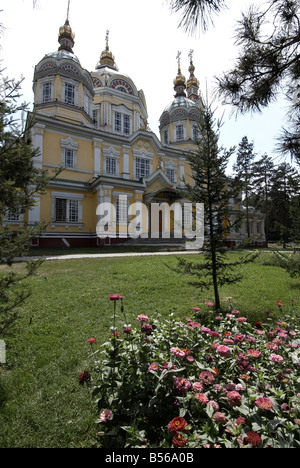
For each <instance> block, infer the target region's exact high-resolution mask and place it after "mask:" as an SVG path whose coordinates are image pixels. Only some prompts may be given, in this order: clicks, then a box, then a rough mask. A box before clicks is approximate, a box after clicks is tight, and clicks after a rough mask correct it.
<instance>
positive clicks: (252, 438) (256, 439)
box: [243, 432, 261, 447]
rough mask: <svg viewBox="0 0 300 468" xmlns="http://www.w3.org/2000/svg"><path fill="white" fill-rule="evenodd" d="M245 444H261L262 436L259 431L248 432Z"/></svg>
mask: <svg viewBox="0 0 300 468" xmlns="http://www.w3.org/2000/svg"><path fill="white" fill-rule="evenodd" d="M243 442H244V444H250V445H252V446H253V447H257V446H259V445H260V444H261V437H260V435H259V434H257V432H248V433H247V437H245V438H244V441H243Z"/></svg>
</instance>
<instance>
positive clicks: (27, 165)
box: [0, 72, 56, 337]
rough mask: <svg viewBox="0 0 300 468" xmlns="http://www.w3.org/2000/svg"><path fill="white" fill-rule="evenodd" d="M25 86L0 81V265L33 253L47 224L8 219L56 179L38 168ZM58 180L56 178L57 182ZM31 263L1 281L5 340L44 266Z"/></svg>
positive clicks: (0, 317)
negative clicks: (29, 283)
mask: <svg viewBox="0 0 300 468" xmlns="http://www.w3.org/2000/svg"><path fill="white" fill-rule="evenodd" d="M20 87H21V81H15V80H11V79H8V78H5V77H4V76H3V72H2V76H1V81H0V94H1V98H2V99H1V101H0V241H1V242H0V264H7V265H12V263H13V260H14V257H17V256H23V255H25V254H26V253H27V252H28V249H29V247H30V244H31V239H32V238H34V237H36V236H38V235H39V234H40V233H41V231H43V230H44V228H45V226H44V224H42V223H41V224H40V225H36V226H28V225H26V223H24V227H20V229H15V230H12V229H11V228H10V225H9V219H10V218H11V217H13V218H14V219H18V217H19V216H20V215H24V214H25V213H26V211H27V210H29V209H30V208H32V207H33V206H34V205H35V199H34V195H35V194H37V193H41V192H42V190H43V188H44V187H45V186H46V185H47V184H48V183H49V181H50V179H51V177H50V176H49V175H48V174H47V173H46V172H45V171H42V170H40V169H37V168H36V167H35V157H36V156H37V155H38V151H37V150H35V149H34V148H33V146H32V143H31V139H30V130H31V126H32V125H33V122H32V121H28V122H27V125H26V126H22V124H21V123H20V116H21V115H22V113H23V112H26V110H27V106H26V105H25V104H21V105H19V104H18V101H19V100H20V97H21V96H20ZM55 175H56V174H54V177H55ZM40 263H41V262H40V261H38V262H28V263H27V272H26V273H25V274H24V275H18V274H16V273H13V272H10V273H8V274H1V276H0V337H4V336H5V335H7V334H9V333H10V332H12V331H13V330H14V327H15V325H16V321H17V318H18V315H19V307H20V306H21V304H22V303H23V302H24V300H25V299H26V298H28V297H29V295H30V291H29V290H28V288H27V287H26V286H25V285H24V281H23V280H24V279H26V278H27V277H28V276H30V275H33V274H34V273H35V271H36V269H37V268H38V266H39V265H40Z"/></svg>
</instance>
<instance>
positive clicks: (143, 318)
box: [137, 314, 149, 323]
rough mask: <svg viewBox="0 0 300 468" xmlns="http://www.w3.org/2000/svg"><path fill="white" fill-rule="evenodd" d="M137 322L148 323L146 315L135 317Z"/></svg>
mask: <svg viewBox="0 0 300 468" xmlns="http://www.w3.org/2000/svg"><path fill="white" fill-rule="evenodd" d="M137 320H138V321H139V322H142V323H143V322H149V318H148V315H144V314H141V315H139V316H138V317H137Z"/></svg>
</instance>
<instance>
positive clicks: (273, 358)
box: [271, 353, 283, 362]
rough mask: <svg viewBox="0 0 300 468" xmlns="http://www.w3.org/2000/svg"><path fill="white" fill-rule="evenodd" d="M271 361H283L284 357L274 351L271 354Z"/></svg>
mask: <svg viewBox="0 0 300 468" xmlns="http://www.w3.org/2000/svg"><path fill="white" fill-rule="evenodd" d="M271 361H272V362H282V361H283V357H282V356H280V355H279V354H275V353H272V354H271Z"/></svg>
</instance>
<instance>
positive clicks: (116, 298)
mask: <svg viewBox="0 0 300 468" xmlns="http://www.w3.org/2000/svg"><path fill="white" fill-rule="evenodd" d="M120 299H121V296H120V294H111V295H110V296H109V300H110V301H119V300H120Z"/></svg>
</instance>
